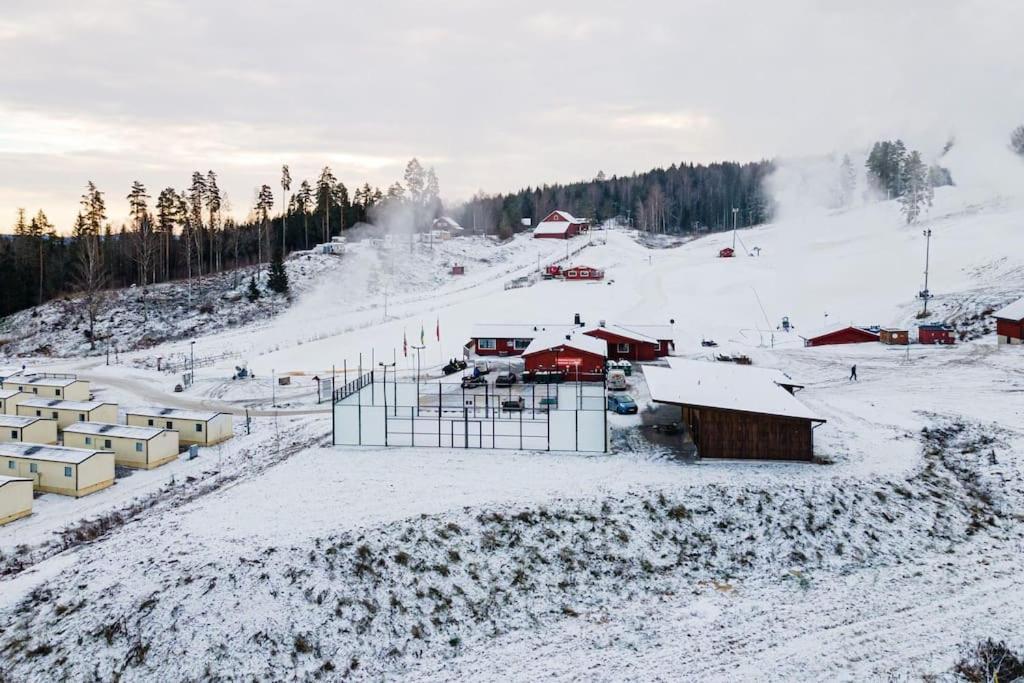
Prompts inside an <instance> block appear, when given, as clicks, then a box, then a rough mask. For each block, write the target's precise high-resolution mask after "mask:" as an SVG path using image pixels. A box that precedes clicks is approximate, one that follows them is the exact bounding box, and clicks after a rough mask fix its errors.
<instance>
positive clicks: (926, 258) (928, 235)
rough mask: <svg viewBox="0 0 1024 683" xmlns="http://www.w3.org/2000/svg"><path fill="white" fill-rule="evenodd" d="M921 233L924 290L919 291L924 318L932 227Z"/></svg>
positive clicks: (926, 308)
mask: <svg viewBox="0 0 1024 683" xmlns="http://www.w3.org/2000/svg"><path fill="white" fill-rule="evenodd" d="M921 234H922V235H924V237H925V246H924V291H922V292H921V294H920V296H921V298H922V299H924V310H923V311H921V317H922V318H924V317H926V316H927V315H928V299H930V298H931V293H930V292H929V291H928V261H929V258H930V256H931V249H932V229H931V228H927V229H926V230H923V231H921Z"/></svg>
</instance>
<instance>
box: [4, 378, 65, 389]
mask: <svg viewBox="0 0 1024 683" xmlns="http://www.w3.org/2000/svg"><path fill="white" fill-rule="evenodd" d="M77 381H78V380H77V379H76V378H74V377H47V376H45V375H13V376H11V377H8V378H7V379H5V380H4V383H5V384H7V383H9V384H25V385H29V386H37V387H66V386H68V385H71V384H74V383H75V382H77Z"/></svg>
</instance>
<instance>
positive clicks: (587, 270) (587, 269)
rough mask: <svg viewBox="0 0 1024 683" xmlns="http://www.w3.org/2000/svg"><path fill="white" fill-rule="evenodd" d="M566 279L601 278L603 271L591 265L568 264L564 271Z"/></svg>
mask: <svg viewBox="0 0 1024 683" xmlns="http://www.w3.org/2000/svg"><path fill="white" fill-rule="evenodd" d="M564 275H565V279H566V280H603V279H604V271H603V270H601V269H600V268H593V267H591V266H569V267H568V268H566V269H565V271H564Z"/></svg>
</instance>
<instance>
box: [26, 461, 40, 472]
mask: <svg viewBox="0 0 1024 683" xmlns="http://www.w3.org/2000/svg"><path fill="white" fill-rule="evenodd" d="M28 471H29V472H31V473H32V474H39V465H37V464H36V463H34V462H30V463H29V464H28Z"/></svg>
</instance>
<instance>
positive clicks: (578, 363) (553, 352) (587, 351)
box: [523, 332, 608, 382]
mask: <svg viewBox="0 0 1024 683" xmlns="http://www.w3.org/2000/svg"><path fill="white" fill-rule="evenodd" d="M607 359H608V345H607V344H606V343H605V341H604V340H603V339H596V338H594V337H588V336H587V335H584V334H573V333H566V334H563V333H561V332H555V333H547V334H545V335H543V336H541V337H538V338H537V339H534V340H533V341H532V342H530V346H529V348H528V349H526V352H525V353H524V354H523V360H524V361H525V365H526V371H527V372H538V371H551V370H559V371H561V372H562V374H563V375H564V376H565V378H566V379H567V380H569V381H579V382H602V381H604V366H605V363H606V361H607Z"/></svg>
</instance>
